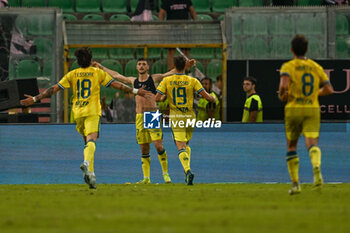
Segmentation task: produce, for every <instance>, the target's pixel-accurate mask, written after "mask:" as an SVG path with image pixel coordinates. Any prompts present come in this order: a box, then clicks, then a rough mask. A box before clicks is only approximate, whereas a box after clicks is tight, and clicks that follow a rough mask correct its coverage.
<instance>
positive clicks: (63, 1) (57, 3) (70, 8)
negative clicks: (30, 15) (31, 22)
mask: <svg viewBox="0 0 350 233" xmlns="http://www.w3.org/2000/svg"><path fill="white" fill-rule="evenodd" d="M48 6H49V7H59V8H62V10H63V12H64V13H73V12H74V1H73V0H49V5H48Z"/></svg>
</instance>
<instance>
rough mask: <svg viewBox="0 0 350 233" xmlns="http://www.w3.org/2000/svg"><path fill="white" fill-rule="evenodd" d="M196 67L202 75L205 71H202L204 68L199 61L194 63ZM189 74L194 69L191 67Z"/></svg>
mask: <svg viewBox="0 0 350 233" xmlns="http://www.w3.org/2000/svg"><path fill="white" fill-rule="evenodd" d="M196 67H197V68H198V69H199V70H200V71H201V72H202V73H203V74H204V73H205V70H204V66H203V64H202V63H201V62H200V61H198V60H197V61H196ZM190 72H191V73H193V72H194V68H193V67H191V69H190Z"/></svg>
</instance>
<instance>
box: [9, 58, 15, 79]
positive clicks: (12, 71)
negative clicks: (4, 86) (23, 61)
mask: <svg viewBox="0 0 350 233" xmlns="http://www.w3.org/2000/svg"><path fill="white" fill-rule="evenodd" d="M14 63H15V61H14V60H10V62H9V76H8V77H9V80H13V79H15V77H16V69H15V64H14Z"/></svg>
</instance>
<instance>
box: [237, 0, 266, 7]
mask: <svg viewBox="0 0 350 233" xmlns="http://www.w3.org/2000/svg"><path fill="white" fill-rule="evenodd" d="M263 5H264V0H243V1H242V0H240V1H239V6H263Z"/></svg>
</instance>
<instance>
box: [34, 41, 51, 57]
mask: <svg viewBox="0 0 350 233" xmlns="http://www.w3.org/2000/svg"><path fill="white" fill-rule="evenodd" d="M34 44H35V45H36V55H37V56H38V57H39V58H48V57H50V56H52V53H53V45H52V40H50V39H48V38H44V37H38V38H35V39H34Z"/></svg>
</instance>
